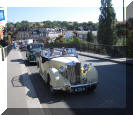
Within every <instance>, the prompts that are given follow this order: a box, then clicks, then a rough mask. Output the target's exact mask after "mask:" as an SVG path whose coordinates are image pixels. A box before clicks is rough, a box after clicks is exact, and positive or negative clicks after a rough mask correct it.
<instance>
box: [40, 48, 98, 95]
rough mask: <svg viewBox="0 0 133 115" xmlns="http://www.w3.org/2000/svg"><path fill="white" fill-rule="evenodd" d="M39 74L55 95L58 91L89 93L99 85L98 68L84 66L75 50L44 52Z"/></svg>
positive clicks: (42, 52) (50, 50)
mask: <svg viewBox="0 0 133 115" xmlns="http://www.w3.org/2000/svg"><path fill="white" fill-rule="evenodd" d="M39 73H40V75H41V77H42V78H43V80H44V81H45V83H46V84H47V85H48V86H49V87H50V91H51V93H53V94H55V93H57V90H62V91H67V92H70V93H71V92H80V91H86V92H88V91H89V89H90V91H91V90H94V89H95V88H96V87H97V84H98V72H97V70H96V68H95V67H94V66H93V65H92V64H84V65H82V64H81V62H80V61H79V60H78V58H77V53H76V49H75V48H65V49H53V48H50V49H47V50H46V49H45V50H42V51H41V56H40V59H39Z"/></svg>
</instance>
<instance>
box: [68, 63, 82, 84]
mask: <svg viewBox="0 0 133 115" xmlns="http://www.w3.org/2000/svg"><path fill="white" fill-rule="evenodd" d="M80 66H81V64H80V63H76V64H75V65H67V78H68V80H69V81H70V83H71V84H78V83H80Z"/></svg>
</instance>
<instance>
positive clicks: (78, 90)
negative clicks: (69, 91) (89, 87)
mask: <svg viewBox="0 0 133 115" xmlns="http://www.w3.org/2000/svg"><path fill="white" fill-rule="evenodd" d="M74 91H75V92H82V91H85V87H78V88H75V90H74Z"/></svg>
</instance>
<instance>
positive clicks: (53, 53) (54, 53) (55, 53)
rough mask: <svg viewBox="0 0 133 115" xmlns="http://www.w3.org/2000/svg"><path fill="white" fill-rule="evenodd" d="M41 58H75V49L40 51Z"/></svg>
mask: <svg viewBox="0 0 133 115" xmlns="http://www.w3.org/2000/svg"><path fill="white" fill-rule="evenodd" d="M41 55H42V56H44V57H48V58H55V57H68V56H72V57H73V56H74V57H76V56H77V53H76V49H75V48H63V49H57V48H52V49H47V50H46V49H45V50H43V51H42V54H41Z"/></svg>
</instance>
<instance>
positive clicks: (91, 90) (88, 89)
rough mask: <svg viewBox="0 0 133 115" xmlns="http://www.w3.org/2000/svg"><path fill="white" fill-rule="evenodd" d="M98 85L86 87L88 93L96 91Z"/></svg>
mask: <svg viewBox="0 0 133 115" xmlns="http://www.w3.org/2000/svg"><path fill="white" fill-rule="evenodd" d="M96 87H97V85H93V86H91V87H87V88H86V93H87V94H88V93H90V92H94V90H95V89H96Z"/></svg>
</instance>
